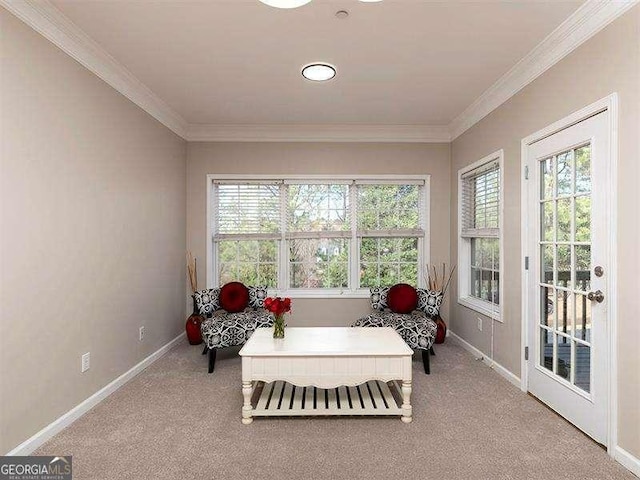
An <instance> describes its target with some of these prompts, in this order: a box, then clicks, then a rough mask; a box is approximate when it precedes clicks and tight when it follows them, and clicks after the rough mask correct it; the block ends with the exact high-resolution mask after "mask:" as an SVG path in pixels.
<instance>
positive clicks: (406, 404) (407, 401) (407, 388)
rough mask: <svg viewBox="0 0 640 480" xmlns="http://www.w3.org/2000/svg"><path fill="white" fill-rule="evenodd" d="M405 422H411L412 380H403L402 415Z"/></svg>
mask: <svg viewBox="0 0 640 480" xmlns="http://www.w3.org/2000/svg"><path fill="white" fill-rule="evenodd" d="M401 420H402V421H403V422H404V423H410V422H411V420H412V418H411V381H403V382H402V417H401Z"/></svg>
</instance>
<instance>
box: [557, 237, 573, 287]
mask: <svg viewBox="0 0 640 480" xmlns="http://www.w3.org/2000/svg"><path fill="white" fill-rule="evenodd" d="M557 256H558V272H557V275H556V284H557V285H559V286H561V287H565V288H571V287H572V284H571V247H570V246H569V245H558V248H557Z"/></svg>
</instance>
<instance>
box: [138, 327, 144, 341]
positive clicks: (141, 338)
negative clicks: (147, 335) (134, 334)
mask: <svg viewBox="0 0 640 480" xmlns="http://www.w3.org/2000/svg"><path fill="white" fill-rule="evenodd" d="M138 339H139V340H140V341H142V340H144V327H140V334H139V336H138Z"/></svg>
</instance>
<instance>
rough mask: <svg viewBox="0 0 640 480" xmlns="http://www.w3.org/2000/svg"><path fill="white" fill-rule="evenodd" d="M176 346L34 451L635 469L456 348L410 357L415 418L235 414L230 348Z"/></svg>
mask: <svg viewBox="0 0 640 480" xmlns="http://www.w3.org/2000/svg"><path fill="white" fill-rule="evenodd" d="M200 353H201V348H200V347H191V346H189V345H187V344H183V345H181V346H179V347H177V348H176V349H175V350H173V351H171V352H170V353H168V354H167V355H166V356H165V357H164V358H162V359H161V360H159V361H158V362H156V363H155V364H154V365H152V366H151V367H149V368H148V369H147V370H145V371H144V372H143V373H141V374H140V375H139V376H138V377H136V378H135V379H134V380H132V381H131V382H130V383H128V384H127V385H125V386H124V387H123V388H121V389H120V390H119V391H117V392H116V393H114V394H113V395H112V396H111V397H109V398H108V399H107V400H105V401H104V402H103V403H101V404H100V405H98V406H97V407H96V408H94V409H93V410H92V411H91V412H89V413H88V414H87V415H85V416H84V417H82V418H81V419H80V420H78V421H77V422H75V423H74V424H73V425H72V426H71V427H69V428H68V429H66V430H65V431H63V432H61V433H60V434H58V435H57V436H56V437H54V438H53V439H52V440H51V441H49V442H48V443H47V444H45V445H44V446H42V447H41V448H40V449H39V450H38V451H37V452H36V454H39V455H73V467H74V479H76V480H80V479H109V480H115V479H241V478H242V479H258V478H259V479H279V480H283V479H388V478H413V479H419V480H422V479H465V480H467V479H545V480H549V479H597V480H604V479H635V478H636V477H635V476H633V475H632V474H631V473H629V472H627V471H626V470H625V469H624V468H623V467H621V466H620V465H618V464H617V463H615V462H614V461H613V460H611V459H610V458H609V457H608V456H607V454H606V452H605V451H604V450H603V449H602V448H601V447H600V446H598V445H596V444H595V443H593V442H592V441H591V440H589V439H588V438H587V437H586V436H584V435H583V434H582V433H580V432H579V431H577V430H576V429H575V428H573V427H572V426H571V425H569V424H568V423H567V422H565V421H564V420H563V419H561V418H560V417H558V416H557V415H555V414H554V413H552V412H551V411H549V410H548V409H547V408H546V407H544V406H543V405H541V404H540V403H538V402H537V401H536V400H534V399H533V398H531V397H529V396H527V395H525V394H523V393H522V392H520V391H519V390H518V389H517V388H515V387H513V386H512V385H511V384H509V383H507V382H506V381H505V380H504V379H502V378H501V377H500V376H499V375H498V374H496V373H495V372H494V371H492V370H490V369H488V368H487V367H486V366H484V365H482V364H481V363H480V362H478V361H476V360H475V359H474V358H473V357H472V356H470V355H469V354H468V353H467V352H466V351H464V350H462V349H461V348H460V347H459V346H457V345H455V344H453V343H450V342H448V343H447V344H445V345H441V346H438V348H437V349H436V354H437V356H436V357H432V363H431V375H430V376H427V375H425V374H424V372H423V371H422V363H421V361H420V360H418V359H419V355H415V356H414V357H415V358H414V362H413V367H414V389H413V395H412V404H413V415H414V416H413V418H414V420H413V422H412V423H410V424H404V423H402V422H401V421H400V420H399V419H398V418H395V417H392V418H353V417H350V418H311V419H310V418H289V419H276V418H271V419H265V418H258V419H256V420H255V421H254V422H253V423H252V424H251V425H248V426H246V425H242V423H241V422H240V407H241V404H242V394H241V391H240V359H239V357H237V355H236V353H237V349H228V350H227V351H223V352H220V353H219V354H218V360H217V363H216V371H215V372H214V373H213V374H212V375H208V374H207V357H206V356H201V355H200Z"/></svg>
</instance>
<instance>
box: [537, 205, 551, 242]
mask: <svg viewBox="0 0 640 480" xmlns="http://www.w3.org/2000/svg"><path fill="white" fill-rule="evenodd" d="M554 203H555V202H553V201H551V202H544V203H543V204H542V207H541V208H540V211H541V212H542V213H541V215H542V219H541V222H540V225H541V230H542V235H541V236H542V240H543V241H545V242H553V240H554V238H553V206H554Z"/></svg>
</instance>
